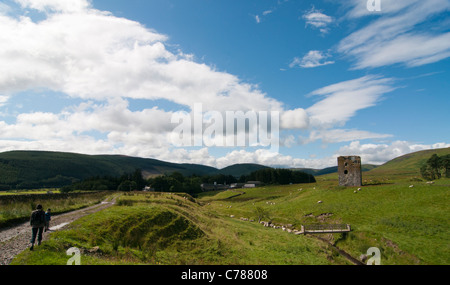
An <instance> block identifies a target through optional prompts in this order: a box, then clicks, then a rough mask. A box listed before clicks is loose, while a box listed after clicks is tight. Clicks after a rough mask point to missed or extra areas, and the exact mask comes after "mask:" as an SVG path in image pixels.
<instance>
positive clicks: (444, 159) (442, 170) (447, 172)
mask: <svg viewBox="0 0 450 285" xmlns="http://www.w3.org/2000/svg"><path fill="white" fill-rule="evenodd" d="M420 174H421V175H422V177H423V178H424V179H427V180H434V179H440V178H441V177H442V176H445V177H447V178H450V154H447V155H444V156H439V155H437V154H433V155H432V156H431V157H430V158H429V159H428V160H427V162H426V163H425V164H424V165H422V167H421V168H420Z"/></svg>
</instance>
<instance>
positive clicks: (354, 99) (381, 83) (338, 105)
mask: <svg viewBox="0 0 450 285" xmlns="http://www.w3.org/2000/svg"><path fill="white" fill-rule="evenodd" d="M392 83H393V79H390V78H380V77H378V76H373V75H367V76H364V77H361V78H358V79H354V80H349V81H344V82H340V83H336V84H333V85H330V86H327V87H324V88H320V89H318V90H316V91H314V92H312V93H311V95H314V96H324V97H325V99H323V100H321V101H319V102H317V103H316V104H314V105H313V106H311V107H309V108H308V109H306V111H307V113H308V115H309V117H310V123H311V125H312V126H315V127H321V128H324V127H325V128H330V127H332V126H334V125H342V124H344V123H345V122H347V121H348V120H349V119H350V118H351V117H353V116H354V115H355V114H356V112H357V111H359V110H361V109H365V108H369V107H372V106H374V105H375V104H376V103H377V102H378V101H379V100H380V99H381V97H382V96H383V94H385V93H388V92H391V91H392V90H394V89H395V88H394V87H392Z"/></svg>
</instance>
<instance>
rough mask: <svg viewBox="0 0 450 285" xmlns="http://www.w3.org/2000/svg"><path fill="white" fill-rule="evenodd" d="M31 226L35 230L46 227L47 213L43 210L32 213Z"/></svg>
mask: <svg viewBox="0 0 450 285" xmlns="http://www.w3.org/2000/svg"><path fill="white" fill-rule="evenodd" d="M30 225H31V226H32V227H33V228H42V227H44V226H45V212H44V211H43V210H42V209H39V210H35V211H33V212H32V213H31V217H30Z"/></svg>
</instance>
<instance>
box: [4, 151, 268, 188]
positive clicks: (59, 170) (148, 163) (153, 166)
mask: <svg viewBox="0 0 450 285" xmlns="http://www.w3.org/2000/svg"><path fill="white" fill-rule="evenodd" d="M261 168H264V166H262V165H257V164H245V165H242V164H238V165H233V166H229V167H227V168H225V169H223V174H227V175H228V174H231V175H235V176H240V175H243V174H249V173H251V172H253V171H256V170H258V169H261ZM136 169H141V170H142V173H143V175H144V177H145V178H147V177H150V176H155V175H161V174H165V173H172V172H175V171H176V172H179V173H181V174H183V175H185V176H189V175H192V174H196V175H213V174H221V173H222V171H221V170H219V169H217V168H214V167H210V166H205V165H199V164H177V163H170V162H165V161H160V160H156V159H150V158H140V157H130V156H123V155H85V154H77V153H66V152H48V151H10V152H4V153H0V190H7V189H29V188H41V187H49V188H51V187H61V186H64V185H68V184H71V183H73V182H76V181H80V180H83V179H85V178H88V177H93V176H113V177H116V176H120V175H122V174H124V173H132V172H134V171H135V170H136Z"/></svg>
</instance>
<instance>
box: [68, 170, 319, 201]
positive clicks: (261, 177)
mask: <svg viewBox="0 0 450 285" xmlns="http://www.w3.org/2000/svg"><path fill="white" fill-rule="evenodd" d="M247 181H261V182H262V183H264V184H272V185H274V184H279V185H283V184H290V183H293V184H296V183H313V182H316V179H315V178H314V176H313V175H311V174H307V173H304V172H300V171H292V170H288V169H273V168H266V169H261V170H257V171H255V172H252V173H251V174H249V175H242V176H241V177H240V178H236V177H234V176H232V175H224V174H216V175H204V176H198V175H192V176H183V175H182V174H181V173H179V172H173V173H171V174H165V175H161V176H157V177H153V178H149V179H148V180H145V179H144V178H143V176H142V172H141V170H140V169H137V170H136V171H135V172H133V173H130V174H124V175H122V176H120V177H109V176H104V177H99V176H96V177H91V178H88V179H85V180H83V181H81V182H77V183H74V184H72V185H70V186H65V187H62V188H61V191H62V192H70V191H74V190H112V191H117V190H118V191H135V190H138V191H140V190H143V189H144V188H145V187H146V186H149V187H151V189H152V191H156V192H183V193H188V194H191V195H195V194H196V193H200V192H202V189H201V184H203V183H207V184H213V183H215V182H216V183H217V184H224V185H230V184H232V183H245V182H247Z"/></svg>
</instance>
